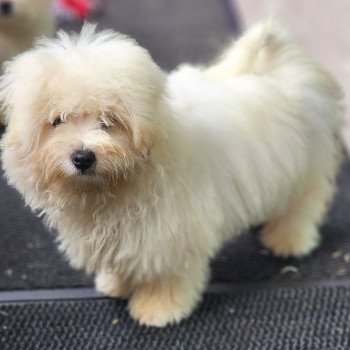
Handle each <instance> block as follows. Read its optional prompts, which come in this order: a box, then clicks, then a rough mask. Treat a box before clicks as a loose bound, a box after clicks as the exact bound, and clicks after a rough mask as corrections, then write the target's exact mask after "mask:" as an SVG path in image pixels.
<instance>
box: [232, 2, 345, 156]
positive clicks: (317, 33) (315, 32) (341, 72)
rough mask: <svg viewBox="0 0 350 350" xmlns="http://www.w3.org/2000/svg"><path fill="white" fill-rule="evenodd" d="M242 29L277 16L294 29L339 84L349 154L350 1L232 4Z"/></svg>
mask: <svg viewBox="0 0 350 350" xmlns="http://www.w3.org/2000/svg"><path fill="white" fill-rule="evenodd" d="M230 1H232V2H234V5H235V6H236V9H237V11H238V13H239V16H240V18H241V23H242V25H243V27H247V26H248V25H250V24H252V23H254V22H255V21H257V20H259V19H261V18H263V17H265V16H267V15H268V14H269V13H271V12H272V13H274V14H276V17H277V18H280V19H281V20H283V21H284V22H285V23H286V24H287V25H289V26H290V27H291V29H292V30H293V31H294V33H295V34H296V36H297V37H298V38H299V39H300V41H301V42H302V43H303V44H304V46H305V47H306V49H307V50H309V52H310V53H311V54H312V55H313V56H314V57H316V58H317V59H318V60H319V61H321V62H322V63H323V64H324V65H325V66H326V67H327V68H328V70H330V71H331V72H332V73H333V74H334V75H335V76H336V77H337V79H338V80H339V82H340V84H341V85H342V86H343V88H344V91H345V95H346V97H345V106H346V108H347V113H346V124H345V127H344V138H345V142H346V143H347V146H348V149H349V150H350V33H349V29H348V28H349V24H350V1H349V0H332V1H329V0H279V1H277V0H273V1H272V0H230Z"/></svg>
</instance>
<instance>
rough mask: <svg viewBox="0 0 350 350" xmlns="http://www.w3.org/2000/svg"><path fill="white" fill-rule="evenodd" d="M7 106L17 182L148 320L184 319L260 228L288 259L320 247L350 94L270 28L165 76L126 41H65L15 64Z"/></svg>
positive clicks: (86, 37)
mask: <svg viewBox="0 0 350 350" xmlns="http://www.w3.org/2000/svg"><path fill="white" fill-rule="evenodd" d="M0 96H1V101H2V102H3V103H4V105H5V107H6V112H7V114H8V118H9V125H8V129H7V132H6V134H5V136H4V139H3V144H2V145H3V153H2V160H3V167H4V169H5V172H6V176H7V179H8V182H9V184H10V185H12V186H14V187H15V188H17V190H18V191H19V192H20V193H21V194H22V195H23V196H24V198H25V201H26V203H27V204H28V205H29V206H30V207H31V208H32V209H33V210H35V211H36V210H39V211H41V214H42V215H43V216H45V217H46V220H47V222H48V224H49V225H50V227H53V228H55V229H57V231H58V240H59V244H60V249H61V250H62V251H63V252H64V253H65V254H66V255H67V256H68V258H69V260H70V262H71V264H72V266H74V267H75V268H84V269H85V270H86V271H87V272H88V273H93V272H94V273H96V287H97V289H98V290H99V291H101V292H102V293H105V294H107V295H110V296H114V297H117V296H126V297H130V300H129V310H130V313H131V315H132V316H133V317H134V318H135V319H136V320H138V321H139V322H140V323H141V324H145V325H152V326H164V325H166V324H169V323H174V322H178V321H180V320H181V319H183V318H184V317H186V316H188V315H189V314H190V312H191V311H192V310H193V308H194V307H195V305H196V304H197V302H198V301H199V300H200V297H201V294H202V292H203V290H204V288H205V286H206V284H207V281H208V276H209V268H208V264H209V260H210V259H211V258H212V257H213V256H214V255H215V253H216V252H217V251H218V249H219V248H220V247H221V246H222V244H223V242H225V241H226V240H228V239H230V238H232V237H233V236H235V235H237V234H239V233H240V232H241V231H242V230H243V229H246V228H247V227H249V226H250V225H255V224H260V223H267V224H266V226H265V228H264V229H263V232H262V236H261V239H262V242H263V243H264V244H265V245H266V246H267V247H268V248H270V249H271V250H272V251H273V252H274V253H275V254H276V255H278V256H282V257H288V256H295V257H301V256H304V255H306V254H308V253H310V252H311V251H312V250H313V249H314V248H315V247H316V246H317V245H318V243H319V240H320V236H319V230H318V226H319V224H320V223H321V222H322V219H323V218H324V216H325V213H326V210H327V206H328V204H329V202H330V200H331V199H332V196H333V193H334V190H335V178H336V174H337V169H338V165H339V163H340V160H341V154H342V151H341V143H340V141H339V131H340V127H341V124H342V108H341V106H340V104H339V100H340V99H341V97H342V92H341V89H340V88H339V86H338V84H337V83H336V82H335V81H334V79H333V78H332V77H331V76H330V75H329V74H328V73H327V72H326V71H325V70H324V69H323V68H322V67H321V66H320V65H319V64H317V63H316V62H315V61H314V60H313V59H311V58H310V57H309V56H308V55H306V54H305V53H304V51H303V50H302V49H301V48H300V47H299V46H298V44H296V43H295V41H294V39H293V38H292V36H291V35H290V34H289V33H288V32H287V31H286V30H285V29H284V28H283V27H281V26H280V25H279V24H278V23H276V22H274V21H267V22H263V23H260V24H257V25H256V26H254V27H253V28H252V29H250V30H249V31H248V32H247V33H246V34H245V35H243V37H242V38H241V39H240V40H238V41H237V42H236V43H235V44H233V45H232V46H231V47H230V48H229V49H228V50H227V51H226V53H225V54H224V55H223V56H222V57H221V58H220V59H219V60H218V61H217V62H216V63H215V64H213V65H212V66H210V67H193V66H189V65H184V66H181V67H180V68H179V69H178V70H177V71H175V72H173V73H171V74H169V75H167V74H166V73H164V72H163V71H162V70H161V69H160V68H159V67H158V66H157V65H156V64H155V63H154V61H153V60H152V58H151V57H150V55H149V54H148V52H147V51H146V50H145V49H143V48H141V47H140V46H138V45H137V43H136V42H135V41H134V40H132V39H130V38H128V37H126V36H123V35H121V34H118V33H113V32H111V31H104V32H102V33H99V34H96V33H95V32H94V27H93V26H90V25H87V26H85V27H84V29H83V30H82V32H81V34H79V35H73V36H69V35H67V34H65V33H63V32H60V33H59V34H58V38H57V39H56V40H49V39H47V40H41V41H39V42H38V43H37V45H36V47H35V49H33V50H31V51H29V52H27V53H24V54H22V55H20V56H19V57H17V58H16V59H15V60H13V61H12V62H11V63H9V64H8V65H7V66H6V72H5V75H4V76H3V78H2V81H1V92H0Z"/></svg>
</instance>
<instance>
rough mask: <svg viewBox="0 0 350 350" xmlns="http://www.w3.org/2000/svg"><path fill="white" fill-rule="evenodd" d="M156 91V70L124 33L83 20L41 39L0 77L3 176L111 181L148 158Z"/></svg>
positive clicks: (86, 185) (69, 182) (81, 184)
mask: <svg viewBox="0 0 350 350" xmlns="http://www.w3.org/2000/svg"><path fill="white" fill-rule="evenodd" d="M162 92H163V73H162V72H161V70H160V69H159V68H158V67H157V66H156V65H155V64H154V62H153V61H152V59H151V58H150V56H149V55H148V53H147V52H146V51H145V50H144V49H142V48H140V47H139V46H138V45H137V44H136V43H135V42H134V41H132V40H130V39H127V38H125V37H122V36H120V35H116V34H111V33H102V34H98V35H96V34H94V33H93V29H92V27H90V26H87V27H86V28H85V29H84V31H83V33H82V34H81V36H80V37H79V38H69V37H68V36H66V35H63V34H62V35H61V36H60V39H58V40H57V41H51V40H50V41H45V42H44V43H42V44H41V45H39V46H37V48H36V49H34V50H33V51H31V52H28V53H25V54H23V55H20V56H19V57H18V58H17V59H15V60H14V61H13V62H12V63H10V64H8V66H7V68H6V72H5V75H4V77H3V78H2V90H1V93H0V97H1V99H2V100H3V103H4V104H5V106H6V108H7V116H8V118H9V125H8V130H7V133H6V135H5V138H4V143H3V147H4V155H3V161H4V168H5V170H6V172H7V173H8V176H9V177H10V178H11V177H12V176H11V174H10V173H11V169H12V168H14V169H13V170H12V171H13V172H16V173H17V174H18V172H19V171H22V173H23V174H22V175H23V176H22V177H21V180H17V181H18V182H23V181H27V178H28V181H29V180H30V178H31V179H33V178H34V179H35V182H36V186H38V187H39V188H41V189H44V190H45V191H57V190H59V191H64V192H69V191H71V192H74V191H77V190H78V191H88V190H91V188H95V189H99V190H101V188H107V189H108V188H109V189H110V188H114V187H116V186H118V184H119V183H120V182H125V181H126V180H128V179H129V178H130V177H132V176H133V174H134V173H135V172H137V171H138V170H139V169H140V168H142V167H144V166H145V165H147V164H148V162H149V157H150V152H151V148H152V145H153V144H154V142H155V138H156V130H155V129H156V126H155V124H154V116H155V114H156V113H157V104H158V100H159V97H160V96H161V94H162ZM24 174H27V175H24ZM15 185H17V186H16V187H17V188H23V186H22V187H21V185H22V184H15Z"/></svg>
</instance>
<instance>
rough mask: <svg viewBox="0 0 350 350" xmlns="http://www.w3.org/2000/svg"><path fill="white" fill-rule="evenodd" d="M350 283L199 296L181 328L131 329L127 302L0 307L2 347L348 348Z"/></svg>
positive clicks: (132, 349) (159, 349)
mask: <svg viewBox="0 0 350 350" xmlns="http://www.w3.org/2000/svg"><path fill="white" fill-rule="evenodd" d="M349 299H350V288H349V287H309V288H296V289H288V288H285V289H274V290H261V291H250V292H239V293H234V294H232V295H228V294H227V295H226V294H222V295H206V296H205V298H204V300H203V302H202V303H201V305H200V306H199V308H198V309H197V310H196V311H195V312H194V314H193V315H192V316H191V317H190V318H189V319H188V320H185V321H184V322H182V323H181V324H180V325H177V326H171V327H166V328H164V329H154V328H146V327H140V326H138V325H137V324H136V323H135V322H134V321H132V320H131V319H130V317H129V316H128V314H127V312H126V303H125V302H121V301H115V300H106V299H101V300H98V301H93V302H92V301H89V300H85V301H69V302H64V301H61V302H58V301H56V302H38V303H26V304H14V305H6V304H2V305H1V304H0V348H1V349H3V350H14V349H16V350H28V349H37V350H39V349H40V350H63V349H84V350H115V349H121V350H123V349H125V350H136V349H139V350H143V349H148V350H152V349H157V350H162V349H164V350H165V349H166V350H171V349H177V350H179V349H183V350H187V349H191V350H199V349H201V350H202V349H203V350H204V349H208V350H209V349H210V350H212V349H216V350H243V349H244V350H257V349H259V350H281V349H283V350H348V349H349V347H350V303H349Z"/></svg>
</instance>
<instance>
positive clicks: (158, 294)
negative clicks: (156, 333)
mask: <svg viewBox="0 0 350 350" xmlns="http://www.w3.org/2000/svg"><path fill="white" fill-rule="evenodd" d="M192 306H193V303H192V302H191V301H190V300H188V301H187V302H186V298H185V296H184V295H183V294H182V291H178V290H176V288H175V289H172V286H166V287H164V286H161V287H159V285H153V286H150V285H147V286H145V287H141V288H139V289H138V290H136V291H135V293H134V294H133V295H132V297H131V299H130V302H129V311H130V314H131V316H132V317H133V318H134V319H135V320H137V321H138V322H139V323H140V324H141V325H144V326H153V327H164V326H166V325H169V324H174V323H178V322H180V321H181V320H182V319H183V318H184V317H186V316H188V314H189V313H190V311H191V310H192Z"/></svg>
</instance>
